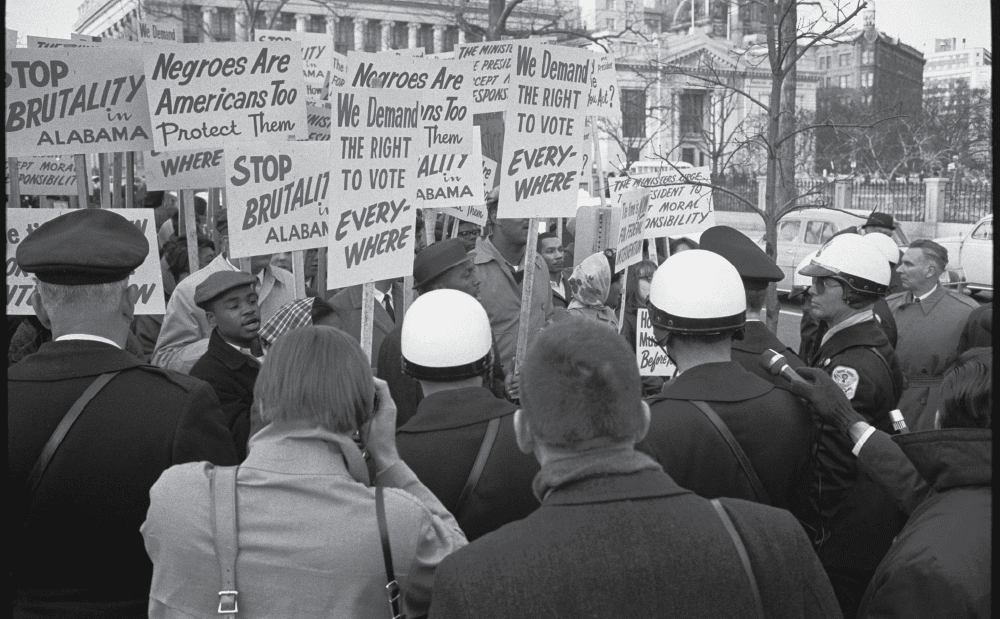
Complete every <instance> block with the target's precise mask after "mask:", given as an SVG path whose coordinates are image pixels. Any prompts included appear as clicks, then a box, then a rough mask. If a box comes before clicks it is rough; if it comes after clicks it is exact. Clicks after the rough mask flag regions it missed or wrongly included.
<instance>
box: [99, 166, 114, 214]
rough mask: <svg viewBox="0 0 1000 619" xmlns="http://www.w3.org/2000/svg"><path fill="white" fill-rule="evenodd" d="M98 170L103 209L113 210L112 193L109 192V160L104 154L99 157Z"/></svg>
mask: <svg viewBox="0 0 1000 619" xmlns="http://www.w3.org/2000/svg"><path fill="white" fill-rule="evenodd" d="M97 170H98V174H99V175H100V178H101V208H111V193H110V192H109V191H108V184H109V183H108V158H107V156H105V154H104V153H100V154H98V155H97Z"/></svg>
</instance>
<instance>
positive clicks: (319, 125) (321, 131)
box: [306, 103, 331, 142]
mask: <svg viewBox="0 0 1000 619" xmlns="http://www.w3.org/2000/svg"><path fill="white" fill-rule="evenodd" d="M330 116H331V112H330V108H329V106H328V104H325V103H324V104H322V105H315V104H312V103H307V104H306V120H307V121H308V123H309V139H310V140H311V141H314V142H329V141H330Z"/></svg>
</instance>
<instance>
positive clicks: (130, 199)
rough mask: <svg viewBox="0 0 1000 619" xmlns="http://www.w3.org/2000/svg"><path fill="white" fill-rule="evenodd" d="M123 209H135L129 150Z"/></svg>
mask: <svg viewBox="0 0 1000 619" xmlns="http://www.w3.org/2000/svg"><path fill="white" fill-rule="evenodd" d="M139 206H143V205H141V204H140V205H139ZM125 208H135V151H131V150H130V151H128V152H126V153H125ZM154 221H155V219H154ZM216 247H218V244H216Z"/></svg>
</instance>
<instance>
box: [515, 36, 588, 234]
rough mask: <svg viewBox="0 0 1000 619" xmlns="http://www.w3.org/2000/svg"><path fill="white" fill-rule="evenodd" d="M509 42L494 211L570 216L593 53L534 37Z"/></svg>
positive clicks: (574, 200) (542, 215)
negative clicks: (510, 65) (535, 40)
mask: <svg viewBox="0 0 1000 619" xmlns="http://www.w3.org/2000/svg"><path fill="white" fill-rule="evenodd" d="M513 47H514V50H513V52H512V54H513V57H514V61H515V66H514V71H513V73H512V75H511V83H510V94H511V100H510V102H509V106H508V110H507V114H506V118H505V123H504V149H503V156H502V159H501V160H500V172H501V175H500V210H499V212H498V215H499V216H500V217H507V218H517V217H573V216H574V215H575V214H576V207H577V203H576V198H577V193H578V188H579V176H580V165H581V163H582V162H581V158H582V157H581V150H580V136H581V134H582V133H583V131H584V126H583V125H584V119H585V115H584V113H585V112H586V108H587V93H588V92H590V75H591V73H592V71H593V65H594V61H593V59H592V54H590V53H589V52H584V51H581V50H578V49H572V48H567V47H557V46H555V45H543V44H537V43H517V44H515V45H514V46H513Z"/></svg>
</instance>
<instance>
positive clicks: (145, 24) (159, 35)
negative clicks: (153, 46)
mask: <svg viewBox="0 0 1000 619" xmlns="http://www.w3.org/2000/svg"><path fill="white" fill-rule="evenodd" d="M139 41H141V42H142V43H181V42H183V41H184V38H183V36H178V34H177V26H174V25H170V26H162V25H160V24H157V23H155V22H150V21H140V22H139Z"/></svg>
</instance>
